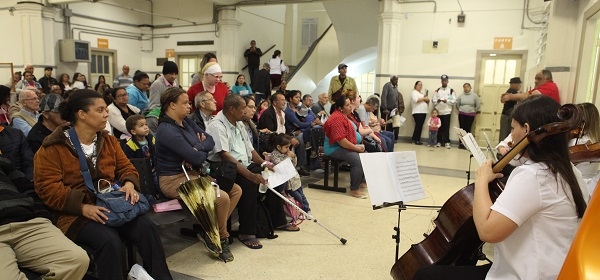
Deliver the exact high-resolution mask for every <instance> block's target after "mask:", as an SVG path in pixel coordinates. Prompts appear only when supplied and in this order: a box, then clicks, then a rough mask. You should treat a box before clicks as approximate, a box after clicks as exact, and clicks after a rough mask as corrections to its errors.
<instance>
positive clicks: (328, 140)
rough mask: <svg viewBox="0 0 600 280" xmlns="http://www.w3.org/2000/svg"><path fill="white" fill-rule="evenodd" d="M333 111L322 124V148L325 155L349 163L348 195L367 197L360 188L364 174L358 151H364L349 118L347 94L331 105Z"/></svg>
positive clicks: (350, 110)
mask: <svg viewBox="0 0 600 280" xmlns="http://www.w3.org/2000/svg"><path fill="white" fill-rule="evenodd" d="M331 107H332V108H333V112H332V113H331V116H330V117H329V119H328V120H327V121H326V122H325V124H324V125H323V129H324V130H325V141H324V145H323V150H324V152H325V155H326V156H328V157H332V158H335V159H338V160H343V161H345V162H347V163H348V164H350V195H351V196H353V197H356V198H367V196H366V195H365V194H363V193H362V191H361V190H360V189H361V187H366V184H365V174H364V171H363V168H362V163H361V162H360V157H359V155H358V154H359V153H363V152H365V146H364V145H357V144H358V143H360V142H361V140H362V136H361V135H360V133H358V127H356V124H355V123H354V122H352V121H351V120H350V119H349V116H350V114H352V104H350V99H349V98H348V96H347V95H345V94H342V95H340V97H338V99H337V100H335V101H334V103H333V104H332V105H331Z"/></svg>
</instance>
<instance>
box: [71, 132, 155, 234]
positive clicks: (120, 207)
mask: <svg viewBox="0 0 600 280" xmlns="http://www.w3.org/2000/svg"><path fill="white" fill-rule="evenodd" d="M68 132H69V136H70V138H71V143H73V146H74V147H75V150H76V151H77V155H78V157H79V165H80V167H81V174H82V175H83V180H84V182H85V186H86V187H87V188H88V190H89V191H90V192H92V193H93V194H96V206H101V207H104V208H106V209H108V210H110V212H104V215H106V217H107V218H108V220H107V221H106V222H105V223H106V225H107V226H111V227H118V226H121V225H123V224H125V223H127V222H129V221H131V220H133V219H135V217H137V216H139V215H142V214H144V213H146V212H148V210H149V209H150V203H149V202H148V200H147V199H146V197H145V196H143V195H141V194H140V193H139V192H138V193H137V194H138V197H139V200H138V202H136V203H135V204H134V205H131V203H130V202H129V201H127V200H125V192H122V191H111V192H107V193H100V192H99V191H96V189H95V188H94V185H93V183H92V175H90V169H89V168H88V164H87V161H86V157H85V154H84V153H83V150H82V149H81V144H80V142H79V137H78V136H77V133H76V132H75V129H74V128H70V129H69V130H68Z"/></svg>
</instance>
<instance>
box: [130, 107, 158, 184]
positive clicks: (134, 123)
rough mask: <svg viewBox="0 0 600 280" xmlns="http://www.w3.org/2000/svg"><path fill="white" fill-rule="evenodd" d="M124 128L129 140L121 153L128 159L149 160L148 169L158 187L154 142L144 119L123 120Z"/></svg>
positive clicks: (131, 118) (133, 117) (135, 117)
mask: <svg viewBox="0 0 600 280" xmlns="http://www.w3.org/2000/svg"><path fill="white" fill-rule="evenodd" d="M125 127H126V128H127V131H128V132H129V134H131V138H129V140H127V142H125V145H124V146H123V152H125V155H126V156H127V158H129V159H134V158H149V159H150V167H152V176H153V177H154V185H155V186H157V187H158V186H159V183H158V174H157V172H156V162H157V159H156V149H155V145H156V140H155V138H154V136H153V135H152V134H150V129H149V128H148V124H146V118H144V116H142V115H131V116H129V117H128V118H127V120H125Z"/></svg>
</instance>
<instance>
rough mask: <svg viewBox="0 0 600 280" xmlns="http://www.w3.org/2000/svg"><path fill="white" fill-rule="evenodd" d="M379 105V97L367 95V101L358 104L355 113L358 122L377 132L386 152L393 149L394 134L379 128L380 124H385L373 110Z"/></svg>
mask: <svg viewBox="0 0 600 280" xmlns="http://www.w3.org/2000/svg"><path fill="white" fill-rule="evenodd" d="M378 107H379V98H378V97H377V96H375V95H371V96H369V98H367V101H366V102H365V103H363V104H360V105H359V106H358V108H357V109H356V113H357V114H358V117H359V118H360V122H361V123H362V124H363V125H364V126H368V127H370V128H371V129H372V130H373V132H375V133H377V134H378V135H377V136H379V139H381V144H382V145H384V146H385V151H386V152H393V151H394V142H395V141H394V134H393V133H392V132H391V131H385V130H381V125H384V124H385V121H384V120H382V119H378V118H377V116H375V114H373V111H375V110H377V108H378Z"/></svg>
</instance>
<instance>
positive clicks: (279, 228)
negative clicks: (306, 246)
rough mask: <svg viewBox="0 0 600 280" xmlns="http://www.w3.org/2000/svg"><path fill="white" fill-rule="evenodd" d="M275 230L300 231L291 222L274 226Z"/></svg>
mask: <svg viewBox="0 0 600 280" xmlns="http://www.w3.org/2000/svg"><path fill="white" fill-rule="evenodd" d="M276 230H285V231H300V227H298V226H296V225H292V224H285V225H283V226H280V227H278V228H276Z"/></svg>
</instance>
